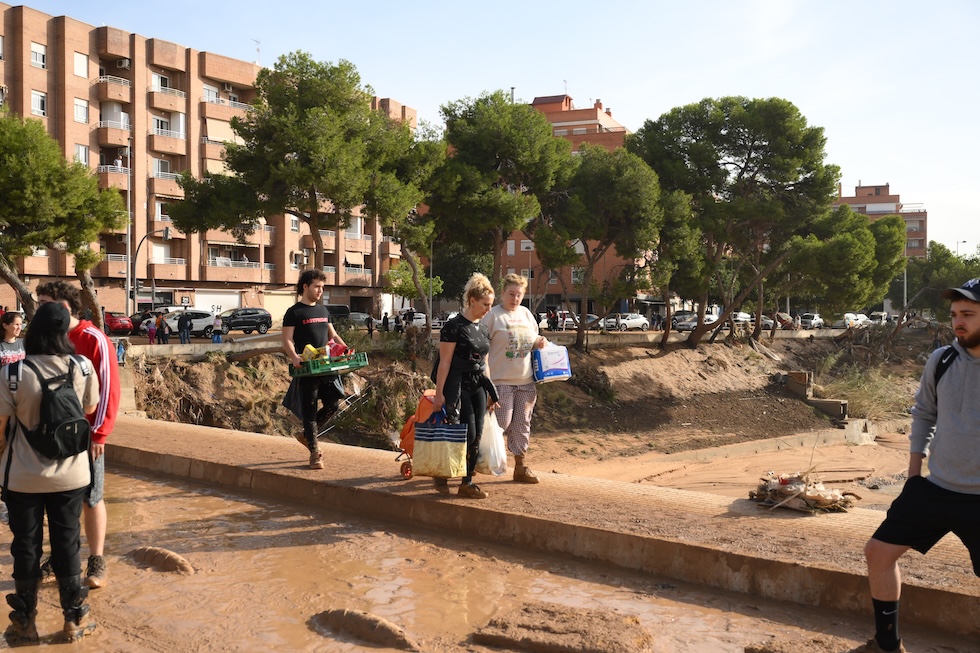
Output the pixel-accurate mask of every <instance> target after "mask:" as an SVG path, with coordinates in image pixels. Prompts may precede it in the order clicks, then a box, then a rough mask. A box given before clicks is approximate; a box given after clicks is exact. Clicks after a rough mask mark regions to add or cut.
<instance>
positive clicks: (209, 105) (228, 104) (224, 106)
mask: <svg viewBox="0 0 980 653" xmlns="http://www.w3.org/2000/svg"><path fill="white" fill-rule="evenodd" d="M251 108H252V107H250V106H249V105H247V104H243V103H242V102H232V101H230V100H225V99H224V98H220V97H202V98H201V115H202V116H204V117H205V118H214V119H216V120H223V121H225V122H231V119H232V118H234V117H235V116H238V117H239V118H244V117H245V112H246V111H249V110H250V109H251Z"/></svg>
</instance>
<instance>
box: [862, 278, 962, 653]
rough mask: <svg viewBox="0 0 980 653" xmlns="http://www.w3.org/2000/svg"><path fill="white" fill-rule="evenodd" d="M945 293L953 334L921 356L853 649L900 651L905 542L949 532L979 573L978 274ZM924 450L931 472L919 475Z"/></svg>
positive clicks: (869, 552)
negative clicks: (869, 609) (906, 445)
mask: <svg viewBox="0 0 980 653" xmlns="http://www.w3.org/2000/svg"><path fill="white" fill-rule="evenodd" d="M943 298H944V299H948V300H949V301H950V302H951V304H950V316H951V318H952V323H953V333H954V334H955V335H956V340H955V342H953V344H952V345H950V346H949V347H940V348H939V349H937V350H936V351H934V352H933V354H932V356H930V357H929V360H928V362H926V366H925V370H924V371H923V373H922V380H921V382H920V383H919V391H918V392H917V393H916V395H915V405H914V406H913V407H912V432H911V434H910V435H909V440H910V441H911V447H910V453H909V478H908V480H907V481H906V482H905V487H904V488H903V489H902V493H901V494H900V495H899V496H898V498H897V499H895V501H894V502H893V503H892V505H891V507H890V508H889V509H888V515H887V516H886V517H885V521H884V522H882V524H881V526H879V527H878V530H877V531H875V534H874V535H873V536H872V538H871V539H870V540H869V541H868V543H867V544H866V545H865V547H864V555H865V558H867V561H868V581H869V584H870V586H871V599H872V603H873V604H874V612H875V637H874V638H873V639H871V640H870V641H869V642H868V643H867V644H866V645H865V646H864V647H862V648H861V649H858V650H859V651H866V652H868V653H881V652H886V653H891V652H893V651H901V652H903V653H904V651H905V647H904V646H902V641H901V639H900V638H899V635H898V602H899V596H900V595H901V591H902V577H901V573H900V572H899V569H898V559H899V558H900V557H901V556H902V555H903V554H904V553H905V552H906V551H908V550H909V549H915V550H916V551H919V552H920V553H923V554H924V553H926V552H928V551H929V549H931V548H932V547H933V546H935V544H936V543H937V542H939V540H940V539H942V538H943V536H945V535H946V534H947V533H949V532H953V533H955V534H956V536H957V537H959V538H960V540H961V541H962V542H963V544H964V545H965V546H966V548H967V549H968V550H969V551H970V558H971V559H972V561H973V573H975V574H977V575H978V576H980V411H978V410H977V398H978V397H980V279H970V280H969V281H967V282H966V283H964V284H963V285H962V286H960V287H959V288H950V289H948V290H944V291H943ZM937 376H939V379H938V380H937ZM926 456H928V457H929V475H928V476H923V475H922V462H923V461H924V460H925V458H926Z"/></svg>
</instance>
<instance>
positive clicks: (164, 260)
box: [0, 3, 416, 319]
mask: <svg viewBox="0 0 980 653" xmlns="http://www.w3.org/2000/svg"><path fill="white" fill-rule="evenodd" d="M0 12H2V21H0V102H2V104H3V105H4V106H6V107H7V108H8V109H10V110H11V111H12V112H13V113H15V114H18V115H22V116H28V117H33V118H37V119H40V120H41V121H42V122H43V123H44V124H45V126H46V127H47V130H48V133H49V134H51V135H52V136H53V137H54V138H55V139H56V140H57V141H58V143H59V144H60V145H61V148H62V152H63V154H64V156H65V157H66V158H74V159H76V160H78V161H81V162H83V163H85V164H87V165H88V166H89V167H90V168H91V169H92V170H93V171H95V172H97V174H98V176H99V181H100V184H101V186H102V187H103V188H108V187H115V188H118V189H119V190H120V191H121V193H122V195H123V198H124V201H125V202H126V204H127V206H128V207H129V211H130V215H131V223H130V229H128V230H127V229H126V228H123V229H121V230H119V231H117V232H113V233H104V234H102V235H101V236H100V239H99V243H98V246H99V249H100V250H101V251H102V252H103V254H104V256H103V260H102V262H101V263H100V264H99V265H97V266H96V267H95V268H94V269H93V270H92V276H93V277H94V279H95V283H96V289H97V292H98V295H99V298H100V302H101V304H102V305H103V306H104V307H105V308H106V309H107V310H113V311H127V312H130V310H132V309H133V308H134V306H133V302H132V301H127V299H128V297H127V293H126V286H127V269H128V271H129V276H130V278H129V282H130V286H131V287H134V288H135V287H137V285H138V286H139V287H140V288H141V289H139V290H137V292H136V293H135V294H136V297H135V302H136V304H137V305H138V307H139V308H144V307H148V306H149V305H150V303H151V301H152V303H153V304H155V305H174V304H178V305H179V304H181V303H182V302H185V303H188V304H189V305H191V306H198V307H202V308H211V307H221V308H222V309H228V308H233V307H238V306H264V307H265V308H266V309H268V310H269V311H270V312H271V313H272V314H273V317H274V319H278V318H280V317H281V315H282V313H283V312H284V311H285V309H286V307H288V306H289V305H291V304H292V303H293V302H294V301H295V297H294V290H293V289H294V286H295V283H296V281H297V279H298V277H299V274H300V270H301V269H302V268H304V267H307V266H309V265H311V264H315V262H312V261H311V258H312V257H313V237H312V234H310V232H309V227H308V226H307V225H306V224H305V223H302V222H301V221H300V220H298V219H297V218H293V217H291V216H273V217H270V218H269V219H268V222H267V224H265V225H262V229H261V230H256V232H255V233H254V234H253V235H252V236H251V237H249V238H248V239H247V242H245V243H244V244H242V243H239V242H237V241H236V239H235V238H234V237H233V236H232V235H231V234H229V233H226V232H222V231H217V230H212V231H208V232H207V233H203V234H183V233H181V232H179V231H176V230H175V229H170V230H167V231H168V232H169V235H170V236H171V237H170V239H169V240H165V239H164V237H163V236H164V233H165V228H166V227H168V226H170V224H171V223H170V218H169V217H168V206H169V205H170V204H171V203H172V202H174V201H179V200H180V199H181V198H182V196H183V193H182V191H181V189H180V187H179V186H178V184H177V181H176V179H177V176H178V174H179V173H181V172H183V171H185V170H190V171H191V172H192V173H193V174H194V175H201V174H202V173H203V172H204V171H210V172H222V171H223V170H224V164H223V162H222V153H223V151H224V143H226V142H228V141H232V140H234V139H235V138H236V137H235V134H234V133H233V132H232V130H231V125H230V120H231V118H232V117H233V116H244V115H245V113H246V112H247V111H248V110H249V102H250V101H252V100H253V99H254V97H255V88H254V82H255V78H256V75H257V74H258V71H259V67H258V66H257V65H256V64H254V63H251V62H248V61H240V60H237V59H231V58H229V57H225V56H222V55H219V54H215V53H212V52H205V51H197V50H193V49H191V48H185V47H183V46H180V45H177V44H175V43H170V42H167V41H162V40H160V39H155V38H145V37H143V36H140V35H139V34H130V33H128V32H125V31H123V30H120V29H116V28H113V27H93V26H91V25H87V24H85V23H81V22H79V21H77V20H74V19H72V18H69V17H67V16H58V17H53V16H49V15H47V14H44V13H41V12H38V11H35V10H33V9H30V8H28V7H24V6H10V5H6V4H2V3H0ZM372 107H373V108H374V109H376V110H380V111H385V112H386V113H387V114H388V115H389V116H391V117H393V118H395V119H399V120H403V121H406V122H408V123H409V124H410V125H411V126H412V127H413V128H414V127H415V121H416V112H415V110H414V109H411V108H409V107H405V106H402V105H400V104H399V103H398V102H395V101H393V100H390V99H379V98H375V99H374V100H373V102H372ZM321 233H322V235H323V240H324V245H325V250H326V251H325V260H324V261H322V262H321V267H322V268H323V269H324V270H325V271H326V272H327V277H328V279H327V287H326V289H325V293H324V300H325V301H329V303H332V304H349V305H350V306H351V310H354V311H363V312H372V313H375V314H379V311H381V310H388V311H391V305H390V304H391V301H392V298H391V297H390V296H387V295H384V294H383V291H382V289H381V286H382V285H383V283H382V278H383V275H384V274H385V273H386V272H387V271H388V269H389V268H390V266H391V264H392V262H393V261H395V260H397V259H399V258H400V247H399V245H398V244H397V243H394V242H391V240H390V239H388V238H385V237H384V236H383V235H382V234H381V230H380V227H379V225H378V224H377V222H376V221H375V220H374V219H372V218H370V217H366V216H357V217H356V218H355V219H354V220H353V223H352V224H351V225H350V227H349V228H348V229H346V230H343V231H340V232H335V231H323V232H321ZM127 234H128V235H127ZM70 259H71V257H68V256H66V255H65V254H64V253H62V252H58V251H53V250H52V251H46V250H38V251H36V252H35V255H34V256H30V257H26V258H24V259H21V260H20V261H18V267H19V270H20V272H21V273H22V278H24V280H25V281H26V282H27V284H28V286H29V287H31V288H34V287H36V286H37V284H38V283H41V282H43V281H45V280H48V279H51V278H63V277H69V278H73V277H74V276H75V274H74V265H73V262H72V261H71V260H70ZM137 282H138V283H137ZM0 305H7V306H11V307H13V306H16V305H17V298H16V297H15V295H14V293H13V291H12V289H11V288H10V287H9V286H7V285H5V284H4V285H2V286H0Z"/></svg>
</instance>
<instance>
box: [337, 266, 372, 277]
mask: <svg viewBox="0 0 980 653" xmlns="http://www.w3.org/2000/svg"><path fill="white" fill-rule="evenodd" d="M372 272H373V270H371V269H370V268H354V267H351V266H349V265H345V266H344V274H348V275H351V276H355V277H370V276H371V274H372Z"/></svg>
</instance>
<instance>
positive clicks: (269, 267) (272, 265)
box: [263, 263, 276, 270]
mask: <svg viewBox="0 0 980 653" xmlns="http://www.w3.org/2000/svg"><path fill="white" fill-rule="evenodd" d="M263 267H264V269H266V270H275V269H276V264H275V263H265V264H264V265H263Z"/></svg>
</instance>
